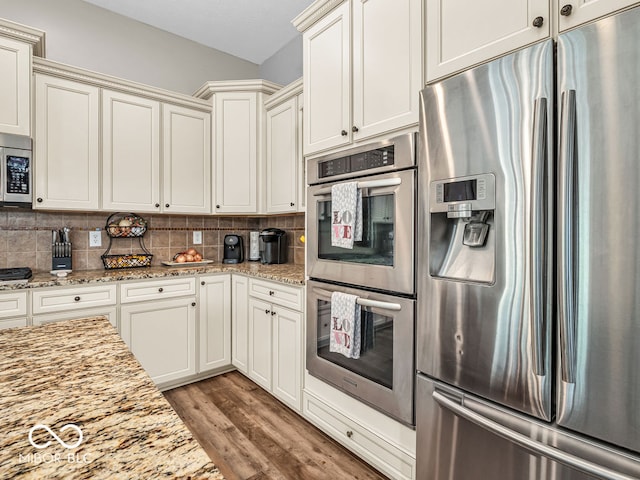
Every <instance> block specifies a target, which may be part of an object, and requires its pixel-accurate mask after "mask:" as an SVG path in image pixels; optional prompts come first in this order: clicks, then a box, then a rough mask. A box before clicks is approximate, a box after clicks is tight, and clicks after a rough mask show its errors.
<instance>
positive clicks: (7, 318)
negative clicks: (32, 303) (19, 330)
mask: <svg viewBox="0 0 640 480" xmlns="http://www.w3.org/2000/svg"><path fill="white" fill-rule="evenodd" d="M26 324H27V292H14V291H8V292H0V329H3V328H13V327H24V326H25V325H26Z"/></svg>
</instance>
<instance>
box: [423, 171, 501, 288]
mask: <svg viewBox="0 0 640 480" xmlns="http://www.w3.org/2000/svg"><path fill="white" fill-rule="evenodd" d="M495 190H496V188H495V176H494V175H493V174H490V173H488V174H482V175H473V176H468V177H459V178H450V179H446V180H436V181H434V182H432V183H431V191H430V197H429V202H430V203H429V214H430V217H431V218H430V222H429V223H430V237H429V238H430V243H429V273H430V274H431V276H433V277H440V278H443V279H451V280H457V281H468V282H476V283H486V284H492V283H494V282H495V231H494V229H495V225H494V212H495V208H496V200H495Z"/></svg>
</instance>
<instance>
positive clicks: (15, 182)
mask: <svg viewBox="0 0 640 480" xmlns="http://www.w3.org/2000/svg"><path fill="white" fill-rule="evenodd" d="M32 172H33V164H32V154H31V138H29V137H25V136H21V135H10V134H6V133H0V206H2V207H26V208H30V207H31V205H32V202H33V183H32V182H33V178H32Z"/></svg>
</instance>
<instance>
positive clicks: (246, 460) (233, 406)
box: [165, 372, 386, 480]
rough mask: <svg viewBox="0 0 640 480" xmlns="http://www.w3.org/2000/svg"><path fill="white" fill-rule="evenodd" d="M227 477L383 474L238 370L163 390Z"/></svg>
mask: <svg viewBox="0 0 640 480" xmlns="http://www.w3.org/2000/svg"><path fill="white" fill-rule="evenodd" d="M165 396H166V397H167V399H168V400H169V402H170V403H171V404H172V406H173V407H174V409H175V410H176V412H177V413H178V415H179V416H180V417H181V418H182V419H183V421H184V422H185V424H186V425H187V427H188V428H189V429H190V430H191V432H192V433H193V435H194V437H195V438H196V439H197V440H198V441H199V442H200V444H201V445H202V446H203V448H204V449H205V451H206V452H207V453H208V454H209V456H210V457H211V459H212V460H213V461H214V463H216V465H218V466H219V468H220V471H221V472H222V473H223V475H225V477H227V479H228V480H237V479H241V480H327V479H334V478H335V479H341V480H342V479H345V480H347V479H353V480H383V479H385V478H386V477H384V476H383V475H382V474H380V473H379V472H377V471H376V470H375V469H373V468H372V467H370V466H369V465H367V464H366V463H365V462H363V461H362V460H360V459H359V458H358V457H356V456H355V455H353V454H352V453H351V452H349V451H348V450H346V449H345V448H344V447H342V446H341V445H340V444H338V443H337V442H335V441H334V440H333V439H331V438H330V437H328V436H327V435H325V434H324V433H323V432H321V431H320V430H318V429H317V428H316V427H314V426H313V425H312V424H310V423H309V422H307V421H306V420H304V419H303V418H302V417H300V416H299V415H298V414H297V413H295V412H294V411H293V410H291V409H290V408H288V407H287V406H285V405H284V404H282V403H281V402H279V401H278V400H277V399H275V398H274V397H273V396H272V395H271V394H269V393H268V392H266V391H265V390H263V389H262V388H261V387H259V386H258V385H256V384H255V383H253V382H252V381H251V380H249V379H248V378H246V377H245V376H244V375H242V374H240V373H239V372H230V373H227V374H223V375H219V376H217V377H214V378H211V379H208V380H204V381H201V382H197V383H194V384H191V385H187V386H185V387H180V388H177V389H174V390H170V391H167V392H165Z"/></svg>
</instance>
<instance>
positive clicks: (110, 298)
mask: <svg viewBox="0 0 640 480" xmlns="http://www.w3.org/2000/svg"><path fill="white" fill-rule="evenodd" d="M32 298H33V314H34V315H38V314H40V313H54V312H62V311H65V310H80V309H84V308H91V307H99V306H104V305H115V304H116V285H115V284H111V285H99V286H95V287H73V288H56V289H54V290H34V292H33V297H32Z"/></svg>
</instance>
